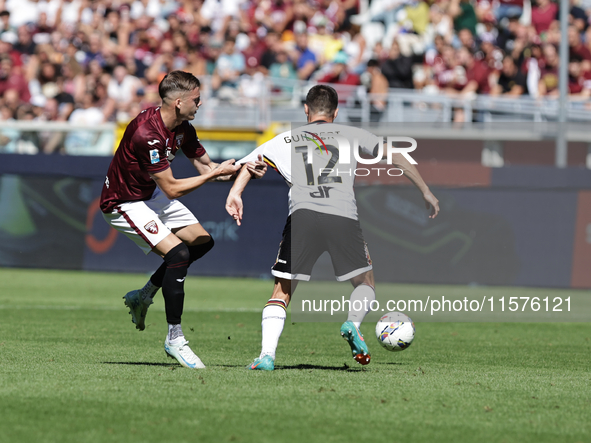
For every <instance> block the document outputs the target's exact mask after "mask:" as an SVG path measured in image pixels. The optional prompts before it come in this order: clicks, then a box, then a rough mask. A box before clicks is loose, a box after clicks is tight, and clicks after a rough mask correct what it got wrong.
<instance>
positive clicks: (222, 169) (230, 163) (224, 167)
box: [214, 158, 240, 177]
mask: <svg viewBox="0 0 591 443" xmlns="http://www.w3.org/2000/svg"><path fill="white" fill-rule="evenodd" d="M235 161H236V160H234V159H233V158H231V159H230V160H226V161H225V162H223V163H220V164H219V165H218V167H217V168H215V169H214V171H215V173H216V175H217V176H218V177H219V176H222V175H233V174H235V173H236V171H238V169H240V165H235V164H234V162H235Z"/></svg>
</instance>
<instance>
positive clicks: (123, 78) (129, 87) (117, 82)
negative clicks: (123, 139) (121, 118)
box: [107, 64, 142, 118]
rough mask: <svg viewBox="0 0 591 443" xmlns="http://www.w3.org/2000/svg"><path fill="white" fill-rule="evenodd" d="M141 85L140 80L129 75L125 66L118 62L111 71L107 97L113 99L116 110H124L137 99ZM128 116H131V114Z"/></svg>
mask: <svg viewBox="0 0 591 443" xmlns="http://www.w3.org/2000/svg"><path fill="white" fill-rule="evenodd" d="M141 87H142V85H141V82H140V80H139V79H138V78H137V77H134V76H133V75H130V74H129V72H128V71H127V67H126V66H125V65H123V64H120V65H118V66H117V67H116V68H115V70H114V71H113V76H112V77H111V79H110V80H109V84H108V87H107V92H108V95H109V97H110V98H112V99H113V100H114V101H115V106H116V108H117V110H118V111H123V112H126V111H128V109H129V106H130V105H131V104H132V102H134V101H137V92H138V90H139V89H141ZM128 117H130V118H133V117H132V116H128Z"/></svg>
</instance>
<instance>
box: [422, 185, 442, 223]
mask: <svg viewBox="0 0 591 443" xmlns="http://www.w3.org/2000/svg"><path fill="white" fill-rule="evenodd" d="M423 199H424V200H425V206H426V207H427V209H430V210H431V211H430V212H431V213H430V214H429V218H435V217H437V214H439V200H437V198H435V196H434V195H433V193H432V192H431V191H427V192H425V193H424V194H423Z"/></svg>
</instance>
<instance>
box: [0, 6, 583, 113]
mask: <svg viewBox="0 0 591 443" xmlns="http://www.w3.org/2000/svg"><path fill="white" fill-rule="evenodd" d="M364 6H365V7H362V8H360V5H359V0H287V1H278V0H259V1H256V0H203V1H202V0H0V119H1V120H9V119H17V120H41V121H66V120H69V121H73V122H82V123H87V124H95V123H101V122H107V121H128V120H129V119H130V118H133V117H134V116H135V115H136V114H137V113H138V112H139V111H141V109H143V108H145V107H147V106H151V105H155V104H158V103H159V102H160V99H159V97H158V91H157V86H158V83H159V82H160V80H161V79H162V78H163V76H164V75H165V74H166V73H167V72H169V71H171V70H175V69H182V70H185V71H190V72H192V73H193V74H195V75H196V76H197V77H199V78H204V77H205V76H210V77H209V79H210V80H209V87H210V88H211V92H212V96H213V97H216V99H218V100H228V101H232V100H235V99H236V97H246V98H248V97H250V98H256V97H258V96H259V94H260V91H261V87H262V86H261V85H262V84H263V83H264V81H265V79H268V78H273V79H275V80H276V81H275V82H274V83H275V84H276V85H283V86H279V87H280V88H283V89H284V91H289V88H290V86H289V85H291V84H293V83H294V81H296V80H300V81H314V82H327V83H335V84H343V85H360V86H361V87H365V88H367V90H368V92H371V93H375V94H380V93H385V92H387V91H388V89H389V88H405V89H416V90H423V91H424V92H428V93H434V94H436V93H439V94H455V95H460V96H465V97H469V96H471V95H473V94H490V95H503V94H504V95H510V96H520V95H530V96H534V97H539V96H555V95H557V94H558V62H559V58H558V44H559V41H560V38H561V36H560V31H559V22H558V21H557V19H558V9H559V8H558V5H557V4H556V3H554V2H552V1H551V0H534V1H533V3H530V1H529V0H525V1H524V0H478V1H473V0H432V1H431V2H428V1H422V0H372V1H371V2H369V3H366V4H364ZM590 14H591V0H573V1H571V6H570V14H569V18H568V19H569V28H568V35H567V36H564V38H567V39H568V44H569V47H570V55H569V66H568V71H569V93H570V94H571V95H572V96H577V97H581V99H585V98H587V97H589V96H590V95H591V28H590V27H589V17H590ZM377 97H379V95H377ZM373 105H374V106H376V107H377V108H378V109H379V108H380V106H385V101H383V102H382V101H380V100H379V99H377V100H374V102H373Z"/></svg>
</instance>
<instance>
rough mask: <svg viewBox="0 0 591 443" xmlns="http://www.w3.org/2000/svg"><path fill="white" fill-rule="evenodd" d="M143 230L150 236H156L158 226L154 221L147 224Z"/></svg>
mask: <svg viewBox="0 0 591 443" xmlns="http://www.w3.org/2000/svg"><path fill="white" fill-rule="evenodd" d="M144 229H145V230H146V231H148V232H149V233H151V234H158V225H157V224H156V222H155V221H154V220H152V221H151V222H148V223H147V224H146V226H144Z"/></svg>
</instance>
